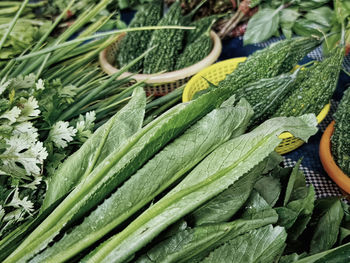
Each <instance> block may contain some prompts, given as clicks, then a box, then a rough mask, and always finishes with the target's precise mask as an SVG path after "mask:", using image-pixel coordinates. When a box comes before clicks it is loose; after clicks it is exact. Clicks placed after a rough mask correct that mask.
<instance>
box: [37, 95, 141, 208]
mask: <svg viewBox="0 0 350 263" xmlns="http://www.w3.org/2000/svg"><path fill="white" fill-rule="evenodd" d="M145 105H146V97H145V94H144V92H143V90H142V89H137V90H136V91H135V92H134V96H133V98H132V99H131V101H130V102H129V103H128V104H127V105H126V106H125V107H124V108H123V109H122V110H121V111H120V112H119V113H118V114H117V115H115V116H114V117H112V118H111V119H110V120H109V121H108V122H107V123H106V124H104V125H103V126H101V127H100V128H99V129H98V130H97V131H95V133H94V134H93V136H91V137H90V139H89V140H87V141H86V143H84V144H83V146H82V147H81V148H80V149H79V150H78V151H76V152H75V153H74V154H73V155H71V156H70V157H69V158H68V159H67V160H66V161H65V162H64V163H63V164H62V165H61V166H60V167H59V169H58V170H57V172H55V174H54V175H53V176H52V177H51V178H50V179H49V181H48V190H47V192H46V196H45V199H44V204H43V206H42V209H43V210H44V209H46V208H48V207H49V206H50V205H51V204H52V203H54V202H55V201H56V200H58V199H59V198H60V197H62V196H64V195H66V194H67V193H68V192H69V191H71V190H72V189H73V187H74V186H76V185H77V184H78V183H79V182H80V180H81V179H83V178H85V177H86V176H87V175H88V174H90V172H91V171H92V170H93V169H94V168H95V167H97V166H98V165H99V164H100V163H101V162H102V161H103V160H104V158H106V157H107V156H108V155H109V154H110V153H111V152H113V151H114V150H116V149H118V148H119V147H121V146H122V144H123V143H124V142H125V141H126V140H127V139H128V138H130V137H131V136H132V135H133V134H135V133H136V132H137V131H138V130H139V129H140V128H141V126H142V121H143V117H144V111H145Z"/></svg>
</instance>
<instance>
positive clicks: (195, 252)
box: [136, 164, 277, 263]
mask: <svg viewBox="0 0 350 263" xmlns="http://www.w3.org/2000/svg"><path fill="white" fill-rule="evenodd" d="M258 166H260V167H259V169H258V170H260V169H261V167H262V165H261V164H260V165H258ZM254 173H255V172H254ZM245 206H246V207H247V208H246V210H245V212H244V213H243V214H242V216H241V217H240V218H239V219H238V220H235V221H232V222H229V223H208V224H205V225H202V226H198V227H195V228H188V229H186V230H184V231H180V232H178V233H176V234H174V235H173V236H171V237H170V238H168V239H166V240H164V241H162V242H160V243H158V244H157V245H155V246H154V247H153V248H151V249H150V250H149V251H147V253H146V254H144V255H142V256H141V257H140V258H138V259H137V260H136V262H138V263H141V262H178V263H180V262H188V263H193V262H199V261H201V260H202V259H203V258H204V257H206V256H207V255H208V254H209V252H210V251H211V250H213V249H215V248H216V247H218V246H220V245H222V244H224V243H225V242H227V241H229V240H231V239H233V238H235V237H237V236H239V235H241V234H243V233H245V232H248V231H249V230H252V229H255V228H259V227H262V226H265V225H268V224H272V223H276V222H277V214H276V212H275V211H274V210H273V209H272V208H271V206H269V205H268V204H267V203H266V202H265V201H264V200H263V199H262V198H261V197H260V196H259V194H258V193H256V192H255V193H254V194H252V195H251V197H250V198H249V201H248V202H247V204H246V205H245ZM252 207H254V209H252ZM149 260H151V261H149Z"/></svg>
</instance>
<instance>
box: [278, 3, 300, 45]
mask: <svg viewBox="0 0 350 263" xmlns="http://www.w3.org/2000/svg"><path fill="white" fill-rule="evenodd" d="M299 16H300V13H299V12H298V9H296V8H285V9H283V10H282V11H281V29H282V32H283V34H284V35H285V37H286V38H288V39H290V38H292V27H293V25H294V23H295V21H296V20H297V19H298V17H299Z"/></svg>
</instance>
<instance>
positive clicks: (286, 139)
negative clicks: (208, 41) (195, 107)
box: [182, 57, 330, 154]
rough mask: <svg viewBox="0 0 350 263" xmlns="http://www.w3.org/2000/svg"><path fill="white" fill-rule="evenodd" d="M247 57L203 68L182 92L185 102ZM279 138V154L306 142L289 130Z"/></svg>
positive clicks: (322, 115)
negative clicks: (280, 140)
mask: <svg viewBox="0 0 350 263" xmlns="http://www.w3.org/2000/svg"><path fill="white" fill-rule="evenodd" d="M246 59H247V58H246V57H240V58H233V59H228V60H224V61H221V62H218V63H216V64H213V65H211V66H209V67H207V68H205V69H203V70H201V71H200V72H198V73H197V74H196V75H194V76H193V77H192V78H191V79H190V81H189V82H188V83H187V84H186V87H185V89H184V92H183V94H182V101H183V102H187V101H190V100H191V99H192V97H193V95H194V94H195V93H196V92H198V91H200V90H204V89H207V88H208V87H209V84H208V82H207V81H206V80H208V81H210V82H212V83H213V84H215V85H217V84H218V83H219V82H220V81H221V80H223V79H224V78H225V77H226V75H227V74H229V73H231V72H232V71H234V70H235V69H236V68H237V66H238V64H239V63H241V62H244V61H245V60H246ZM329 109H330V104H327V105H326V106H325V107H324V108H323V109H322V111H321V112H320V113H319V115H318V116H317V122H318V123H320V122H321V121H322V120H323V119H324V118H325V117H326V115H327V114H328V112H329ZM279 138H281V139H282V142H281V143H280V144H279V145H278V147H277V148H276V149H275V150H276V152H278V153H279V154H285V153H288V152H291V151H293V150H295V149H297V148H298V147H300V146H301V145H303V144H304V141H303V140H300V139H299V138H296V137H294V136H293V135H292V134H291V133H289V132H284V133H282V134H281V135H280V136H279Z"/></svg>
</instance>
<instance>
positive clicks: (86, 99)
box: [60, 48, 153, 120]
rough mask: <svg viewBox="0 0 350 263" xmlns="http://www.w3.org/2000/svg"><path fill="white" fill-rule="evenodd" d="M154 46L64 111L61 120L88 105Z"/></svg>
mask: <svg viewBox="0 0 350 263" xmlns="http://www.w3.org/2000/svg"><path fill="white" fill-rule="evenodd" d="M152 49H153V48H150V49H149V50H147V51H146V52H144V53H143V54H142V55H141V56H140V57H138V58H137V59H135V60H134V61H133V62H131V63H130V64H128V65H127V66H125V67H123V68H122V69H121V70H120V71H118V72H116V73H115V74H113V75H112V76H111V77H110V78H109V79H107V80H106V81H105V82H104V83H103V84H102V85H100V86H99V87H97V88H96V89H94V90H92V91H91V92H90V93H89V94H88V95H87V96H86V97H84V98H83V99H82V100H80V101H79V102H77V103H75V104H74V105H73V106H72V107H71V108H69V109H68V110H67V111H65V112H63V113H62V115H61V116H60V120H65V119H68V118H70V117H72V116H75V115H76V113H77V112H78V110H79V109H80V108H81V107H83V106H84V105H86V104H87V103H88V102H89V101H90V100H91V99H92V98H94V97H95V96H96V95H97V94H99V93H100V92H101V91H102V90H104V89H105V88H106V87H108V86H109V85H110V84H111V83H112V82H113V81H114V80H115V79H117V78H118V77H120V76H121V75H122V74H123V73H124V72H126V71H127V70H128V69H129V68H130V67H132V66H133V65H134V64H135V63H137V62H138V61H140V60H141V59H142V58H143V57H144V56H145V55H146V54H148V53H149V52H150V51H151V50H152Z"/></svg>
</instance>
